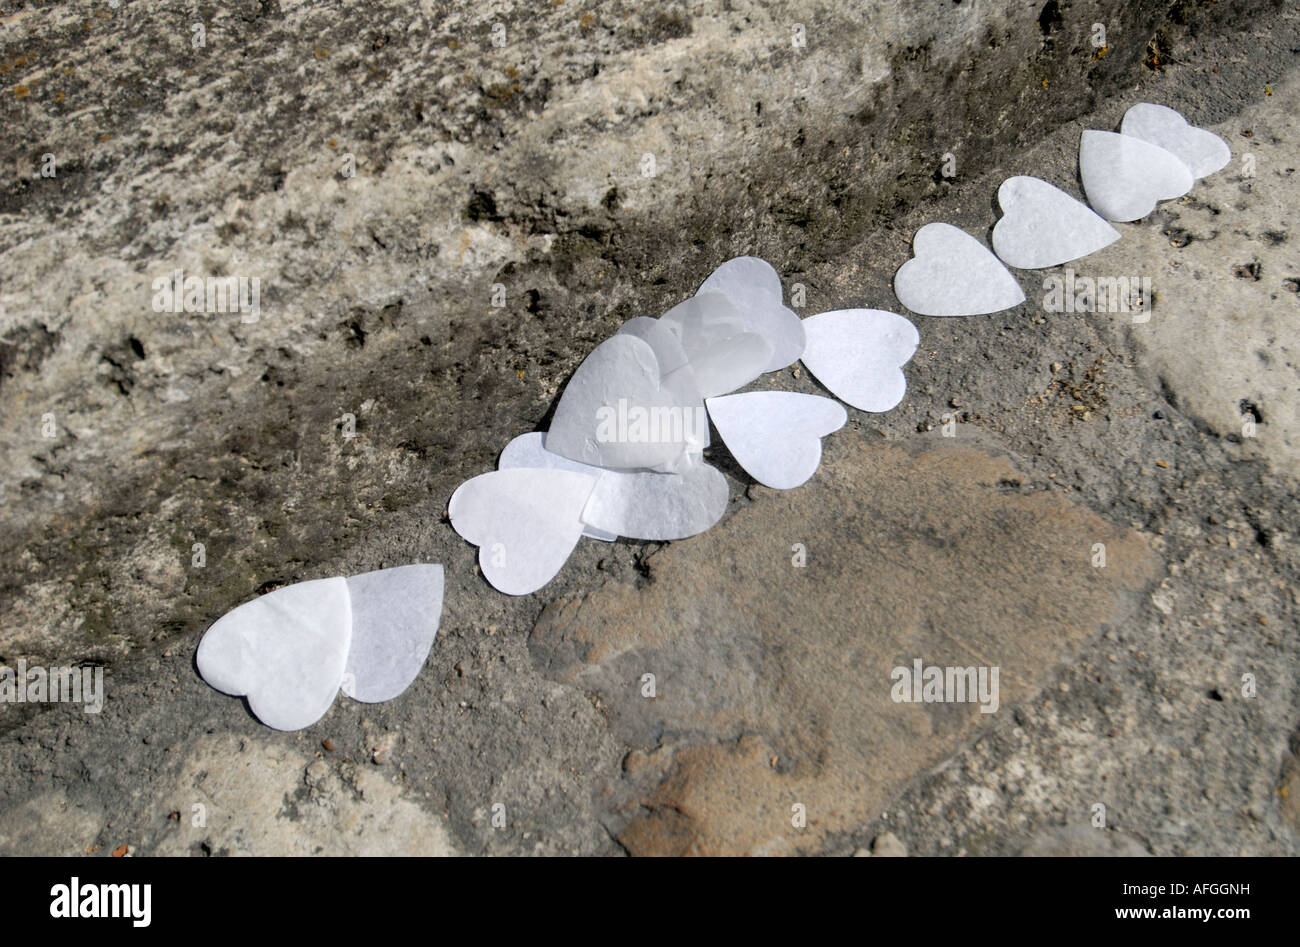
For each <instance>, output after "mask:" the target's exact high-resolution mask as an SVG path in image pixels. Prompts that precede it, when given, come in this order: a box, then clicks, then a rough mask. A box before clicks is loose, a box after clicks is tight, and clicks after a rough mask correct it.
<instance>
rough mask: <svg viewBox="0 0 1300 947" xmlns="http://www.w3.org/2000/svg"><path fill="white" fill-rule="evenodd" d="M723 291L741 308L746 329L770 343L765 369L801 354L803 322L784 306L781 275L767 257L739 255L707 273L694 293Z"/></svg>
mask: <svg viewBox="0 0 1300 947" xmlns="http://www.w3.org/2000/svg"><path fill="white" fill-rule="evenodd" d="M700 293H722V295H724V296H726V297H727V299H728V300H730V301H731V304H732V305H733V306H735V307H736V309H738V310H739V311H740V315H741V318H742V319H743V320H744V322H745V328H746V329H748V331H750V332H753V333H756V334H758V335H761V336H762V337H763V338H765V339H766V340H767V341H768V342H769V343H770V344H771V346H772V357H771V358H770V359H768V362H767V365H766V366H765V367H764V369H763V370H764V371H768V372H774V371H778V370H780V369H782V368H785V367H786V366H787V365H791V364H793V363H794V362H796V361H797V360H798V359H799V356H800V355H802V354H803V347H804V334H803V321H802V320H801V319H800V318H799V317H798V316H797V315H795V312H794V310H793V309H789V308H787V307H786V305H785V302H784V291H783V290H782V288H781V277H780V275H779V274H778V273H777V272H776V270H775V269H774V268H773V267H772V264H770V263H768V262H767V261H766V260H762V259H759V258H758V257H756V256H738V257H736V258H735V259H732V260H728V261H727V262H726V263H723V264H722V265H721V266H720V267H718V268H717V269H716V270H714V271H713V272H712V273H711V274H709V278H708V279H706V280H705V281H704V282H703V283H702V284H701V285H700V288H699V291H698V292H697V293H696V295H697V296H698V295H699V294H700Z"/></svg>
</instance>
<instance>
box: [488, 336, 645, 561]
mask: <svg viewBox="0 0 1300 947" xmlns="http://www.w3.org/2000/svg"><path fill="white" fill-rule="evenodd" d="M651 321H654V320H651ZM516 467H520V468H532V469H534V470H536V469H539V468H540V469H551V468H554V469H558V470H572V471H573V472H574V473H581V474H586V475H587V476H589V477H595V478H597V479H599V478H600V477H601V476H602V475H603V474H604V473H605V471H604V470H602V469H601V468H600V467H593V466H591V465H590V464H582V463H579V462H578V461H576V460H569V458H567V457H561V456H560V455H559V454H556V453H554V452H553V451H549V450H547V449H546V435H545V434H542V433H541V432H540V431H534V432H533V433H531V434H521V435H519V436H518V437H516V438H515V439H514V440H512V441H511V442H510V443H509V444H507V445H506V446H505V450H503V451H501V458H500V459H499V460H498V461H497V469H498V470H511V469H513V468H516ZM582 535H584V536H589V537H590V538H592V539H599V540H601V541H603V542H613V541H614V540H616V539H618V535H617V534H616V533H606V532H603V531H601V530H598V529H595V528H594V527H591V526H588V527H586V528H585V529H583V531H582Z"/></svg>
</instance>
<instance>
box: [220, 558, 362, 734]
mask: <svg viewBox="0 0 1300 947" xmlns="http://www.w3.org/2000/svg"><path fill="white" fill-rule="evenodd" d="M351 642H352V607H351V603H350V600H349V596H348V583H347V580H346V579H343V578H341V577H335V578H330V579H315V580H312V581H309V582H299V583H297V584H296V585H288V586H285V587H284V588H280V589H276V590H275V591H273V592H268V593H267V594H266V595H263V596H261V597H259V598H255V599H253V600H252V601H251V602H245V603H244V604H243V605H240V606H239V607H238V608H235V609H232V610H231V611H229V612H227V613H226V614H225V615H223V616H221V617H220V618H219V619H217V620H216V622H214V623H213V625H212V627H211V628H209V629H208V630H207V632H206V633H205V634H204V636H203V640H202V641H200V642H199V649H198V654H197V655H196V657H195V662H196V663H197V664H198V668H199V673H200V674H202V675H203V679H204V680H205V681H207V682H208V683H209V684H211V685H212V686H213V687H215V688H216V689H217V690H219V691H221V692H222V693H223V694H230V695H232V696H235V697H241V696H242V697H247V698H248V706H249V708H250V709H251V710H252V711H253V713H254V714H256V715H257V719H258V720H260V721H262V723H264V724H266V725H267V726H268V727H274V728H275V729H276V730H301V729H302V728H303V727H308V726H311V725H312V724H313V723H315V722H316V721H317V720H319V719H320V718H321V717H323V716H324V715H325V711H327V710H329V708H330V704H332V703H334V698H335V696H336V695H337V694H338V692H339V685H340V684H341V683H342V682H343V674H344V669H345V667H346V665H347V660H348V651H349V648H350V646H351Z"/></svg>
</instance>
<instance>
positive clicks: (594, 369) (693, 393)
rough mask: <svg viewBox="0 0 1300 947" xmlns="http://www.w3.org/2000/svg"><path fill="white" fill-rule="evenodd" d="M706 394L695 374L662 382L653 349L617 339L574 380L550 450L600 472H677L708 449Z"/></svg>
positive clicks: (562, 402) (593, 356) (598, 348)
mask: <svg viewBox="0 0 1300 947" xmlns="http://www.w3.org/2000/svg"><path fill="white" fill-rule="evenodd" d="M700 395H701V393H700V391H699V390H698V389H697V388H696V387H695V384H694V379H693V378H691V377H690V374H689V373H685V372H681V371H678V372H674V373H672V374H670V375H667V376H661V373H660V370H659V361H658V359H656V358H655V354H654V349H652V348H651V347H650V345H649V344H648V343H646V342H644V341H643V340H641V339H639V338H637V337H636V336H635V335H630V334H623V335H614V336H612V337H611V338H608V339H606V340H605V341H604V342H602V343H600V345H598V346H596V348H595V349H594V350H593V351H592V353H591V354H590V355H588V356H587V358H586V359H585V360H584V361H583V363H582V364H581V365H579V366H578V370H577V371H576V372H574V375H573V378H571V379H570V380H569V384H568V385H567V386H566V387H565V389H564V394H563V395H562V396H561V397H560V403H559V405H557V406H556V409H555V417H554V418H553V419H552V420H551V428H550V430H549V431H548V432H547V435H546V449H547V450H549V451H551V452H552V453H555V454H559V455H561V456H563V457H567V458H569V459H570V460H576V461H580V462H582V463H584V464H591V465H593V466H596V467H610V468H623V469H627V468H633V467H647V468H651V469H660V470H670V469H674V468H676V467H678V466H680V465H682V464H683V462H684V461H683V458H684V457H685V456H686V455H688V454H698V453H699V452H700V451H702V450H703V449H704V448H705V447H707V446H708V443H709V432H708V423H707V420H706V418H705V414H704V405H703V402H702V400H701V397H700Z"/></svg>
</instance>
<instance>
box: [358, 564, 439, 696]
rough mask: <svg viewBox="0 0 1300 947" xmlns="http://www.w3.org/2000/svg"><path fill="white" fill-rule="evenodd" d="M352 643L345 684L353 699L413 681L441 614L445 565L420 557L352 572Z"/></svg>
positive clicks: (401, 688) (393, 691)
mask: <svg viewBox="0 0 1300 947" xmlns="http://www.w3.org/2000/svg"><path fill="white" fill-rule="evenodd" d="M347 585H348V598H349V601H350V603H351V610H352V644H351V647H350V648H349V649H348V660H347V666H346V667H345V669H344V672H343V681H342V685H341V687H342V690H343V693H345V694H347V695H348V696H349V697H351V698H353V699H354V700H360V701H364V702H366V703H370V704H375V703H379V702H381V701H385V700H392V699H393V698H394V697H396V696H397V695H399V694H400V693H402V691H404V690H406V689H407V688H408V687H410V686H411V682H412V681H414V680H415V677H416V675H417V674H419V673H420V668H422V667H424V660H425V658H427V657H428V656H429V649H430V648H431V647H433V639H434V637H435V636H436V635H437V634H438V622H439V620H440V619H441V618H442V592H443V572H442V566H440V565H434V564H428V563H417V564H415V565H409V566H399V567H397V568H395V569H380V570H378V571H376V572H365V573H362V574H361V575H354V576H349V577H348V579H347Z"/></svg>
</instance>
